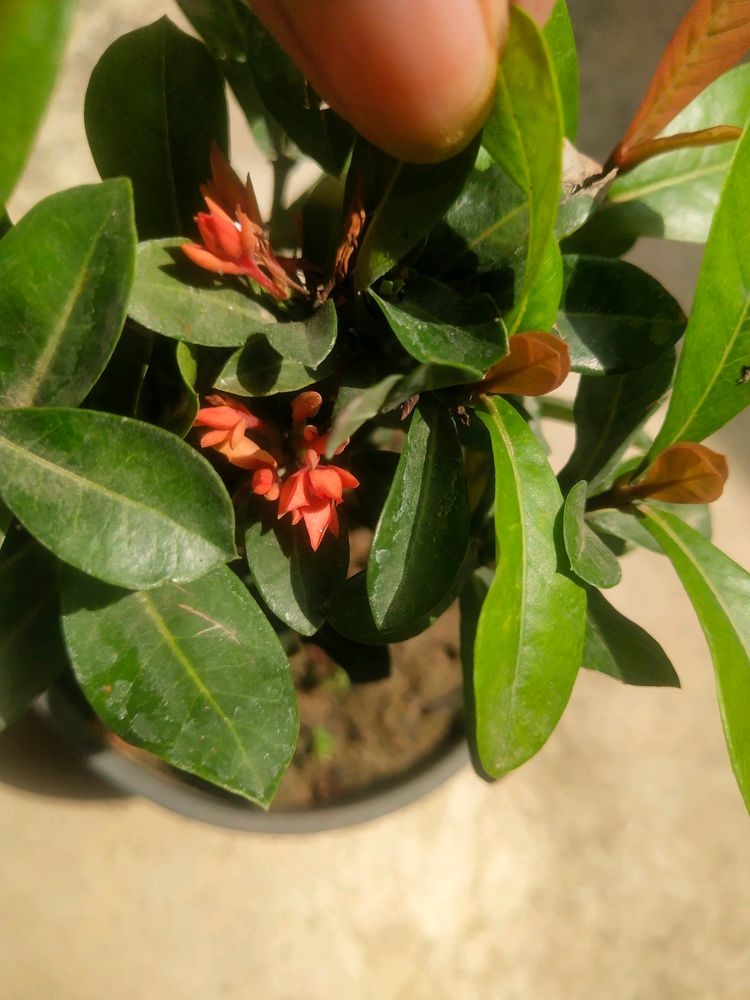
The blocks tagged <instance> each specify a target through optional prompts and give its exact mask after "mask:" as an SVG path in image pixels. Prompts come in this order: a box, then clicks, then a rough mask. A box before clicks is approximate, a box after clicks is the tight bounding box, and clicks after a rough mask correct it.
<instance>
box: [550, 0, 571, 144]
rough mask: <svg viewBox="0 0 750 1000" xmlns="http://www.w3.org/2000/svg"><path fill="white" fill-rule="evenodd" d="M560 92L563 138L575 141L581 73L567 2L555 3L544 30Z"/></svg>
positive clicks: (560, 0)
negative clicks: (563, 128)
mask: <svg viewBox="0 0 750 1000" xmlns="http://www.w3.org/2000/svg"><path fill="white" fill-rule="evenodd" d="M543 35H544V38H545V40H546V42H547V45H548V46H549V52H550V56H551V57H552V65H553V67H554V70H555V77H556V78H557V86H558V89H559V91H560V104H561V107H562V113H563V123H564V127H565V135H566V136H567V137H568V138H569V139H570V140H571V141H572V142H575V137H576V133H577V131H578V103H579V94H578V91H579V87H580V78H579V77H580V74H579V71H578V53H577V51H576V40H575V35H574V34H573V25H572V23H571V20H570V13H569V12H568V5H567V3H566V0H557V3H556V4H555V6H554V7H553V8H552V12H551V14H550V15H549V17H548V19H547V23H546V24H545V26H544V31H543Z"/></svg>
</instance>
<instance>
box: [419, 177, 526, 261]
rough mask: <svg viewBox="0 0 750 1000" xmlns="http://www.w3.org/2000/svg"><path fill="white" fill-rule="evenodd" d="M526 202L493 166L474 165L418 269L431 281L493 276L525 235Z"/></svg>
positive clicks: (519, 192) (436, 231)
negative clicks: (433, 276) (430, 277)
mask: <svg viewBox="0 0 750 1000" xmlns="http://www.w3.org/2000/svg"><path fill="white" fill-rule="evenodd" d="M528 225H529V202H528V198H527V196H526V194H525V193H524V192H523V190H522V189H521V188H520V187H519V186H518V185H517V184H515V183H514V182H513V181H512V180H511V179H510V177H509V176H508V175H507V174H506V173H505V171H504V170H503V169H502V168H501V167H499V166H498V165H497V164H496V163H492V162H491V161H490V163H489V164H484V163H482V164H481V167H480V164H479V161H478V162H477V167H476V168H475V169H474V170H472V171H471V173H470V174H469V175H468V177H467V179H466V183H465V184H464V186H463V189H462V191H461V193H460V194H459V195H458V197H457V198H456V200H455V201H454V203H453V204H452V205H451V207H450V208H449V209H448V211H447V213H446V214H445V217H444V219H443V221H442V222H441V223H440V224H439V225H438V226H436V227H435V229H434V230H433V232H432V233H431V234H430V238H429V240H428V241H427V246H426V248H425V250H424V252H423V253H422V255H421V256H420V259H419V264H420V267H421V268H422V269H423V270H424V271H425V272H426V273H427V272H429V273H432V274H435V275H436V276H437V277H444V276H451V277H452V276H453V275H459V276H463V275H464V274H466V273H472V272H477V273H479V274H493V275H494V274H495V273H496V272H498V271H502V270H503V269H507V268H510V267H512V266H513V264H514V261H515V257H516V254H517V252H518V251H519V250H520V249H521V248H523V247H524V245H525V244H526V240H527V236H528Z"/></svg>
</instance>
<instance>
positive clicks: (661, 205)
mask: <svg viewBox="0 0 750 1000" xmlns="http://www.w3.org/2000/svg"><path fill="white" fill-rule="evenodd" d="M748 115H750V66H749V65H744V66H738V67H736V68H735V69H732V70H730V71H729V72H728V73H725V74H724V75H723V76H722V77H720V78H719V79H718V80H716V82H715V83H713V84H711V86H710V87H708V88H707V89H706V90H705V91H704V92H703V93H702V94H701V95H700V96H699V97H697V98H696V99H695V100H694V101H693V102H692V104H690V105H689V106H688V107H687V108H686V109H685V110H684V111H683V112H682V113H681V114H680V115H678V116H677V118H675V119H674V120H673V121H672V122H671V124H670V125H669V126H668V127H667V128H666V129H665V130H664V133H663V134H664V135H677V134H679V133H681V132H697V131H700V130H701V129H704V128H710V127H711V126H712V125H718V124H722V125H738V126H743V125H744V124H745V122H746V121H747V119H748ZM735 145H736V144H735V143H721V144H719V145H716V146H705V147H703V148H702V149H683V150H679V151H677V152H673V153H665V154H663V155H662V156H656V157H654V158H653V159H652V160H648V161H647V162H646V163H643V164H642V165H641V166H639V167H636V168H635V169H634V170H632V171H630V172H629V173H627V174H624V175H623V176H622V177H619V178H618V179H617V180H616V181H615V183H614V184H613V185H612V188H611V189H610V192H609V198H608V201H607V202H606V204H605V205H604V207H603V208H602V210H601V212H600V213H599V216H597V217H596V222H597V224H599V221H600V217H601V223H603V224H604V225H605V226H607V227H608V228H610V229H617V230H618V231H619V232H621V233H624V234H627V235H630V236H633V237H637V236H655V237H661V238H663V239H668V240H686V241H689V242H695V243H703V242H705V240H706V239H707V237H708V232H709V229H710V227H711V221H712V219H713V216H714V212H715V210H716V206H717V204H718V201H719V195H720V193H721V188H722V185H723V183H724V179H725V177H726V174H727V171H728V169H729V166H730V164H731V162H732V156H733V154H734V151H735Z"/></svg>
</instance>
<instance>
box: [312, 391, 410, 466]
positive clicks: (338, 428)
mask: <svg viewBox="0 0 750 1000" xmlns="http://www.w3.org/2000/svg"><path fill="white" fill-rule="evenodd" d="M400 381H401V376H400V375H386V377H385V378H383V379H380V381H378V382H375V383H374V384H372V385H368V384H367V382H366V381H364V382H363V383H362V386H361V388H360V385H359V380H357V383H358V384H357V385H353V384H352V385H349V386H347V387H345V391H344V392H342V391H339V400H340V401H341V406H340V407H339V408H337V409H334V420H333V425H332V427H331V432H330V434H329V435H328V446H327V448H326V456H327V457H328V458H332V457H333V453H334V452H335V451H336V449H337V448H338V447H339V445H341V444H343V443H344V441H346V439H347V438H349V437H351V436H352V434H354V432H355V431H357V430H359V428H360V427H361V426H362V425H363V424H365V423H367V421H368V420H371V419H372V418H373V417H375V416H377V414H378V413H380V411H381V410H382V408H383V407H384V406H385V404H386V402H387V400H388V399H389V398H390V396H391V394H392V393H393V391H394V389H395V386H396V385H398V383H399V382H400Z"/></svg>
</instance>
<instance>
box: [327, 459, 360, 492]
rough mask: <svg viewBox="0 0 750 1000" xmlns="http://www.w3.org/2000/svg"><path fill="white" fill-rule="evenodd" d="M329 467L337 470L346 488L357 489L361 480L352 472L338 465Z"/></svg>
mask: <svg viewBox="0 0 750 1000" xmlns="http://www.w3.org/2000/svg"><path fill="white" fill-rule="evenodd" d="M329 469H335V470H336V474H337V475H338V477H339V479H340V480H341V485H342V486H343V488H344V489H345V490H356V488H357V487H358V486H359V480H358V479H357V478H355V477H354V476H353V475H352V474H351V472H347V471H346V469H341V468H339V466H338V465H329Z"/></svg>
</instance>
